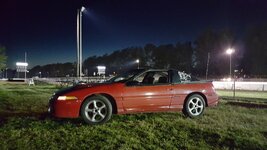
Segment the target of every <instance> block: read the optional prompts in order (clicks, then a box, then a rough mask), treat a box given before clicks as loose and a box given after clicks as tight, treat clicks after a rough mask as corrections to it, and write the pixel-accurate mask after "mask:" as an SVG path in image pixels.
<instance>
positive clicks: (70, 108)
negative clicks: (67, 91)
mask: <svg viewBox="0 0 267 150" xmlns="http://www.w3.org/2000/svg"><path fill="white" fill-rule="evenodd" d="M80 106H81V101H80V100H73V101H70V100H69V101H58V100H56V99H50V101H49V106H48V113H50V114H51V115H52V116H54V117H57V118H77V117H79V114H80V113H79V112H80Z"/></svg>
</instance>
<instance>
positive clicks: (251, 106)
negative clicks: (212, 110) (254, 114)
mask: <svg viewBox="0 0 267 150" xmlns="http://www.w3.org/2000/svg"><path fill="white" fill-rule="evenodd" d="M226 104H227V105H233V106H241V107H246V108H258V109H265V108H267V105H266V104H255V103H244V102H227V103H226Z"/></svg>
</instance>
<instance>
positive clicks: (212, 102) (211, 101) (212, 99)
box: [207, 93, 219, 107]
mask: <svg viewBox="0 0 267 150" xmlns="http://www.w3.org/2000/svg"><path fill="white" fill-rule="evenodd" d="M207 101H208V106H209V107H211V106H216V105H217V104H218V102H219V96H218V95H217V94H216V93H213V94H211V95H209V96H207Z"/></svg>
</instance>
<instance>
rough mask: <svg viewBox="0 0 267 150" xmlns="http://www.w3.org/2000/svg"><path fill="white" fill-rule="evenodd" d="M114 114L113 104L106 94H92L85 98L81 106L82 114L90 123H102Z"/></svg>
mask: <svg viewBox="0 0 267 150" xmlns="http://www.w3.org/2000/svg"><path fill="white" fill-rule="evenodd" d="M111 115H112V105H111V103H110V101H109V100H108V99H107V98H106V97H104V96H100V95H98V96H92V97H89V98H88V99H86V100H85V102H84V103H83V104H82V107H81V116H82V118H83V120H84V121H85V122H86V123H88V124H93V125H94V124H102V123H105V122H107V121H108V120H109V119H110V118H111Z"/></svg>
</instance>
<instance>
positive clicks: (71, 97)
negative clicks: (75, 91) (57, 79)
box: [57, 96, 78, 101]
mask: <svg viewBox="0 0 267 150" xmlns="http://www.w3.org/2000/svg"><path fill="white" fill-rule="evenodd" d="M77 99H78V98H77V97H75V96H59V97H58V98H57V100H59V101H65V100H77Z"/></svg>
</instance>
